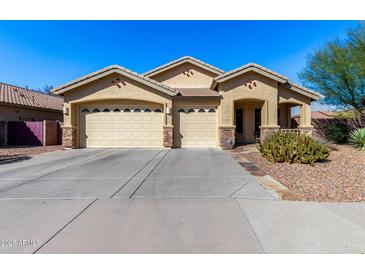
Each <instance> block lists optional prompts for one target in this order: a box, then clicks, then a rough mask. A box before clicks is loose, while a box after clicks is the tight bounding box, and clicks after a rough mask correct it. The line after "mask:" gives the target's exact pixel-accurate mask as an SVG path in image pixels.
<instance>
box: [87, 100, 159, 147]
mask: <svg viewBox="0 0 365 274" xmlns="http://www.w3.org/2000/svg"><path fill="white" fill-rule="evenodd" d="M95 108H96V107H95ZM95 108H94V107H92V108H90V107H89V109H90V111H92V110H93V109H95ZM116 108H117V109H119V110H121V111H120V112H118V111H117V112H113V111H111V112H86V113H85V112H81V113H80V115H81V116H80V122H83V123H84V124H83V125H82V126H81V127H80V128H81V129H83V130H84V134H80V136H83V138H86V139H85V140H84V141H81V143H83V144H85V145H86V146H87V147H103V146H105V147H123V146H136V147H145V146H151V147H152V146H153V147H160V146H162V143H163V142H162V138H163V113H162V112H159V113H156V112H133V110H134V109H133V108H128V109H130V111H131V112H123V107H120V106H118V107H114V106H102V107H98V109H99V110H104V109H109V110H113V109H116ZM146 108H147V107H146ZM146 108H144V107H140V108H139V109H142V110H143V109H146ZM124 109H126V108H124ZM80 138H81V137H80Z"/></svg>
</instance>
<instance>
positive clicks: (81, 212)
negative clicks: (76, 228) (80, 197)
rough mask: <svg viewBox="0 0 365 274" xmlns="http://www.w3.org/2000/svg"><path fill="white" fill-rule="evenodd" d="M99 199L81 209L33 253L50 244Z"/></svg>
mask: <svg viewBox="0 0 365 274" xmlns="http://www.w3.org/2000/svg"><path fill="white" fill-rule="evenodd" d="M97 200H98V199H95V200H93V201H92V202H91V203H90V204H89V205H87V206H86V207H85V208H84V209H83V210H81V211H80V212H79V213H78V214H76V216H74V217H73V218H72V219H71V220H70V221H68V222H67V223H66V224H65V225H64V226H63V227H61V229H59V230H58V231H57V232H56V233H55V234H54V235H53V236H51V238H49V239H48V240H47V241H45V242H44V243H43V244H42V245H41V246H40V247H39V248H37V249H36V250H35V251H34V252H33V254H36V253H37V252H38V251H39V250H41V249H42V248H43V247H44V246H45V245H46V244H48V243H49V242H50V241H51V240H52V239H54V237H56V236H57V235H58V234H59V233H61V232H62V231H63V230H64V229H65V228H66V227H67V226H68V225H70V224H71V223H72V222H73V221H74V220H76V219H77V218H78V217H79V216H81V215H82V214H83V213H84V212H85V211H86V210H87V209H88V208H89V207H91V206H92V205H93V204H94V203H95V202H96V201H97Z"/></svg>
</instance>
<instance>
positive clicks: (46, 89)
mask: <svg viewBox="0 0 365 274" xmlns="http://www.w3.org/2000/svg"><path fill="white" fill-rule="evenodd" d="M52 89H53V86H49V85H45V86H44V87H43V88H42V89H40V88H38V89H36V91H38V92H42V93H45V94H52V92H51V90H52Z"/></svg>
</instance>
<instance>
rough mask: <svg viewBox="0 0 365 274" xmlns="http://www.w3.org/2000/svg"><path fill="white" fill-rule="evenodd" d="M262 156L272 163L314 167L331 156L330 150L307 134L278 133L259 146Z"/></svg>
mask: <svg viewBox="0 0 365 274" xmlns="http://www.w3.org/2000/svg"><path fill="white" fill-rule="evenodd" d="M259 150H260V152H261V154H262V155H263V156H264V157H265V158H266V159H268V160H269V161H270V162H289V163H302V164H310V165H313V164H314V163H315V162H318V161H324V160H326V159H327V158H328V156H329V149H328V148H327V147H326V146H324V145H321V144H319V143H318V142H316V141H314V140H313V139H312V138H311V137H309V136H308V135H305V134H297V133H294V132H285V133H284V132H276V133H273V134H271V135H269V136H268V137H266V138H265V139H264V140H263V142H262V143H261V144H260V145H259Z"/></svg>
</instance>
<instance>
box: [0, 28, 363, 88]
mask: <svg viewBox="0 0 365 274" xmlns="http://www.w3.org/2000/svg"><path fill="white" fill-rule="evenodd" d="M356 24H357V22H356V21H0V82H6V83H11V84H14V85H20V86H25V85H27V86H29V87H30V88H34V89H35V88H42V87H43V86H45V85H46V84H47V85H53V86H57V85H60V84H62V83H64V82H66V81H70V80H72V79H74V78H76V77H79V76H82V75H84V74H87V73H90V72H92V71H95V70H97V69H100V68H102V67H105V66H108V65H111V64H118V65H121V66H124V67H127V68H129V69H131V70H134V71H136V72H139V73H143V72H145V71H147V70H149V69H152V68H154V67H156V66H159V65H161V64H164V63H166V62H169V61H171V60H173V59H176V58H179V57H181V56H184V55H191V56H193V57H196V58H198V59H201V60H203V61H205V62H208V63H210V64H212V65H214V66H217V67H219V68H221V69H223V70H231V69H234V68H236V67H238V66H241V65H243V64H246V63H248V62H255V63H258V64H261V65H263V66H267V67H268V68H270V69H272V70H275V71H277V72H280V73H282V74H284V75H287V76H288V77H290V78H291V79H292V80H294V81H297V80H298V79H297V73H298V72H299V71H300V70H301V68H303V67H304V66H305V62H306V56H307V55H308V54H309V53H310V52H312V50H313V49H316V48H318V47H320V46H321V45H322V44H323V43H325V42H326V41H328V40H331V39H333V38H336V37H340V38H341V37H343V36H344V34H345V31H346V29H347V28H349V27H352V26H355V25H356Z"/></svg>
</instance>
